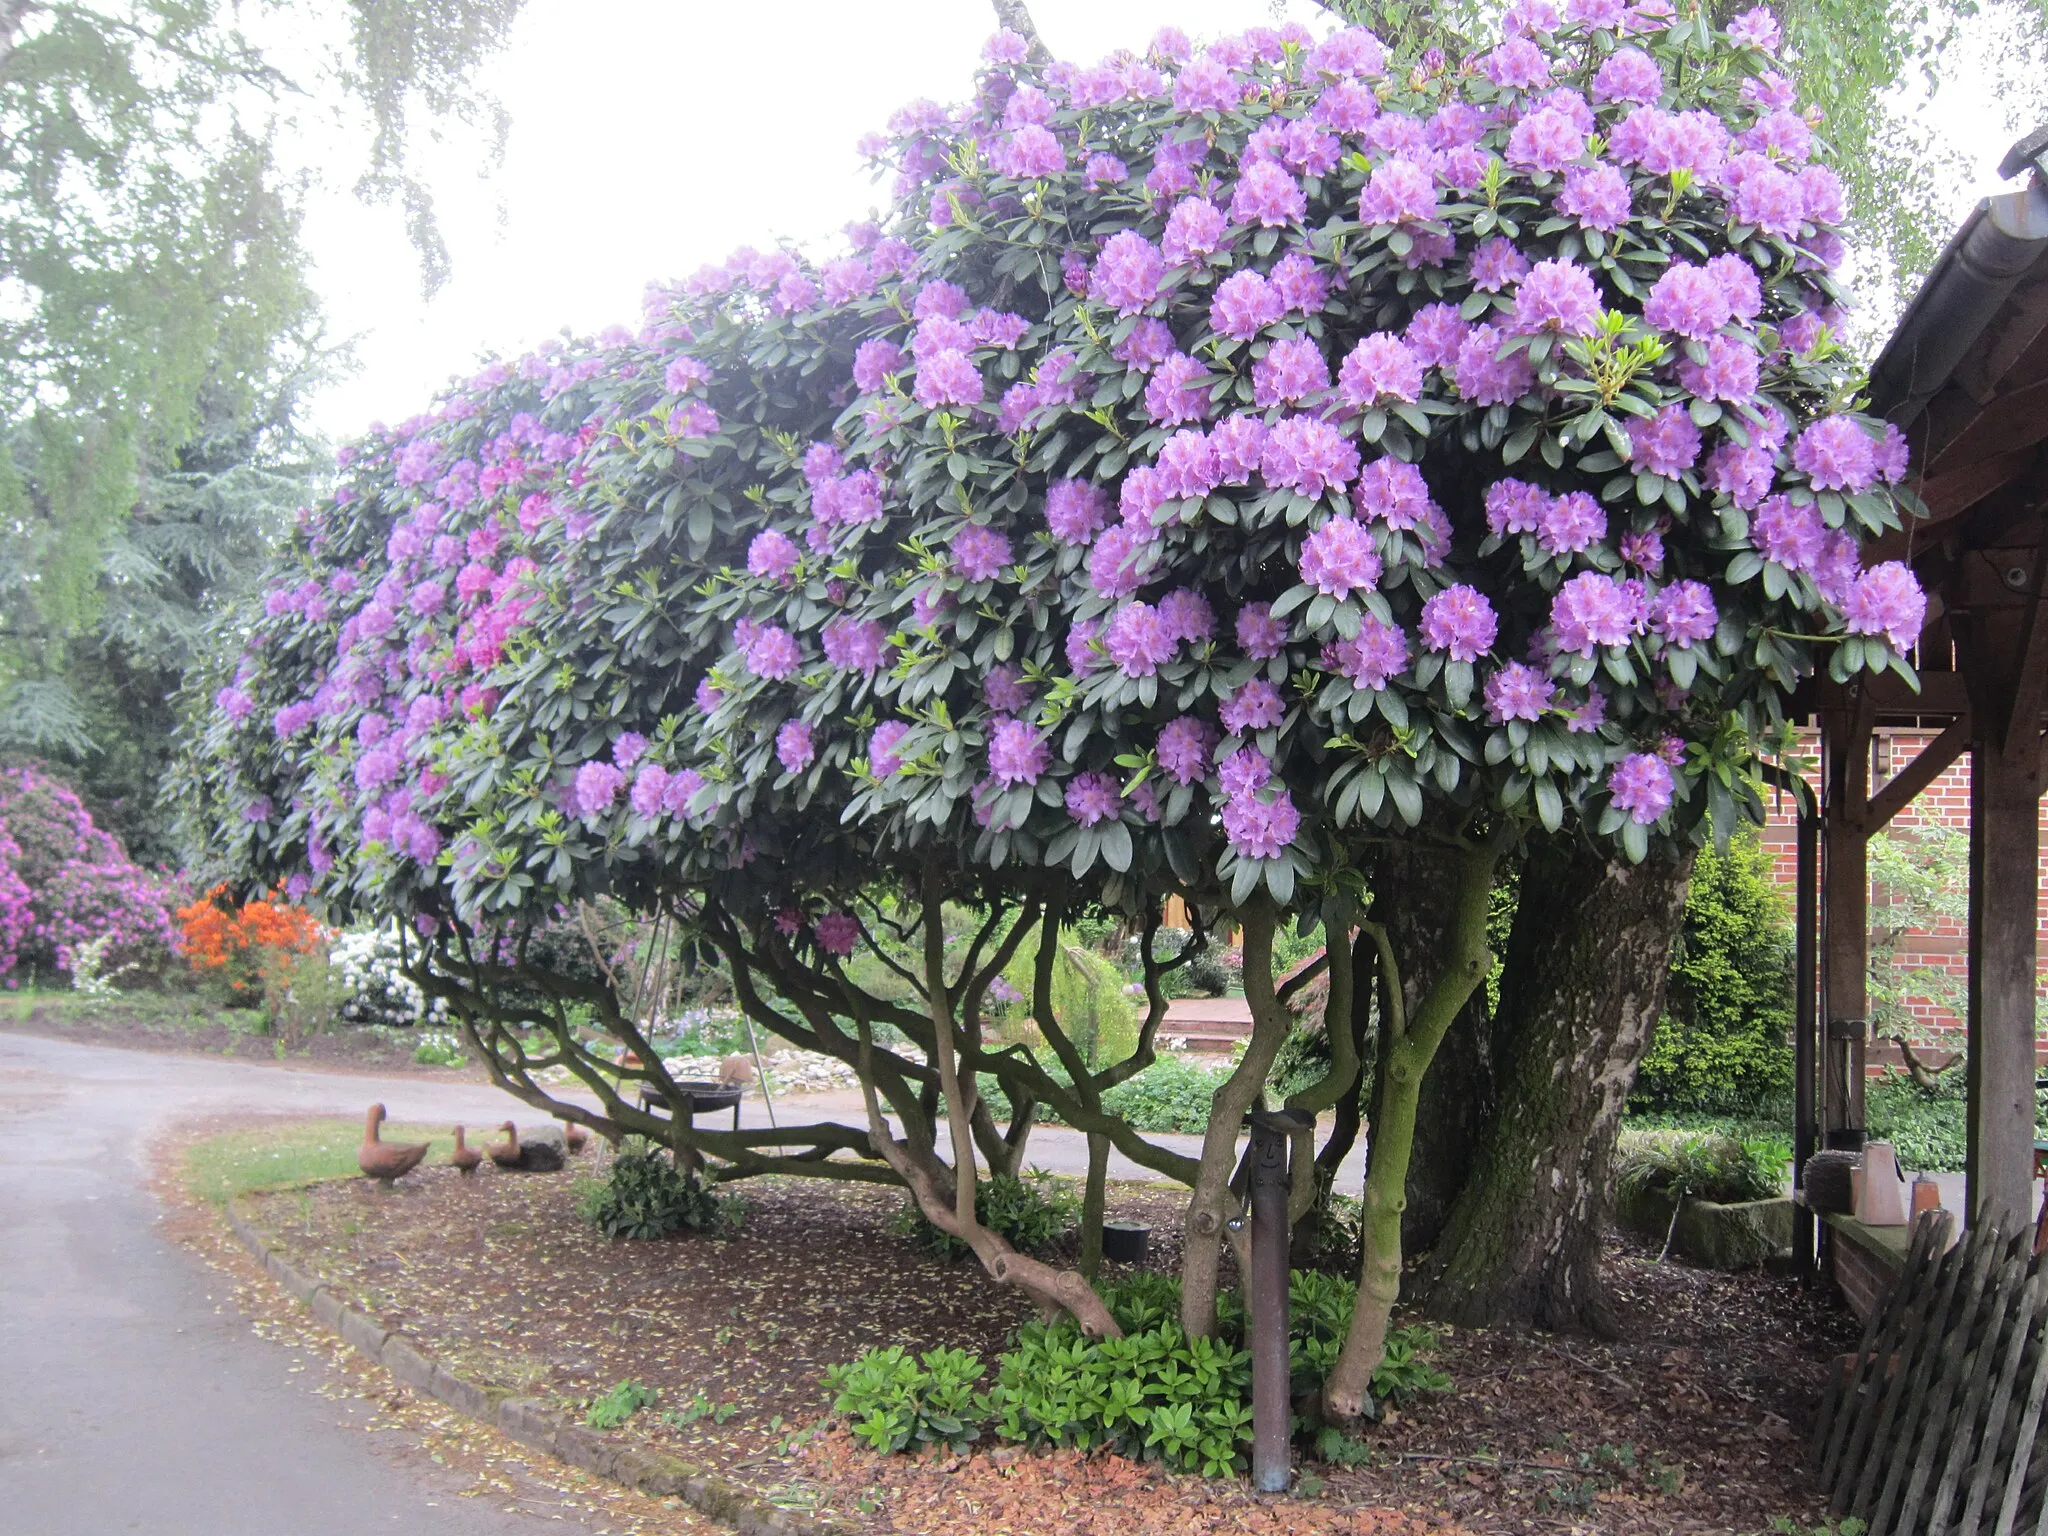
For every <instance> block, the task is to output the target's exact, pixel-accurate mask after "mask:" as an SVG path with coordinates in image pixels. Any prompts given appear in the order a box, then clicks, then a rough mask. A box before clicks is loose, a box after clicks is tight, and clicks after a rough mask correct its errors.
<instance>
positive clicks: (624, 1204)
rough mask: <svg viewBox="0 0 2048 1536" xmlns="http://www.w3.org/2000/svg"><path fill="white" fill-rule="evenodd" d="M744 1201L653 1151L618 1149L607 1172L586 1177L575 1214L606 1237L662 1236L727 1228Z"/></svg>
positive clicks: (734, 1223)
mask: <svg viewBox="0 0 2048 1536" xmlns="http://www.w3.org/2000/svg"><path fill="white" fill-rule="evenodd" d="M742 1211H743V1206H742V1205H741V1203H740V1202H739V1201H738V1200H737V1199H735V1198H733V1197H731V1196H720V1195H718V1194H716V1193H714V1192H713V1191H712V1188H711V1186H710V1185H709V1184H707V1183H705V1182H704V1181H703V1180H701V1179H699V1178H698V1177H697V1176H696V1175H695V1174H694V1173H680V1172H678V1171H677V1169H676V1166H675V1164H674V1163H672V1162H670V1161H669V1160H668V1158H666V1157H664V1156H663V1155H662V1154H661V1153H659V1152H655V1151H651V1150H648V1151H626V1152H621V1153H620V1154H619V1155H618V1157H616V1158H615V1159H613V1161H612V1170H611V1176H610V1177H609V1178H605V1179H592V1180H589V1181H588V1182H586V1183H585V1184H584V1185H583V1186H582V1188H581V1189H580V1190H579V1191H578V1193H577V1198H576V1214H577V1215H579V1216H581V1217H582V1218H583V1219H584V1220H585V1221H586V1222H588V1223H589V1224H590V1225H591V1226H593V1227H595V1228H597V1230H598V1231H600V1232H602V1233H603V1234H604V1235H605V1236H606V1237H612V1238H619V1237H634V1238H653V1237H666V1236H667V1235H668V1234H669V1233H671V1232H680V1231H682V1230H683V1229H685V1228H688V1229H689V1230H690V1231H692V1232H715V1233H726V1232H731V1231H734V1230H736V1229H737V1228H738V1226H739V1224H740V1220H741V1215H742Z"/></svg>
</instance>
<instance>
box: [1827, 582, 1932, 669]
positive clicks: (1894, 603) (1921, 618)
mask: <svg viewBox="0 0 2048 1536" xmlns="http://www.w3.org/2000/svg"><path fill="white" fill-rule="evenodd" d="M1841 609H1842V622H1843V624H1844V626H1846V627H1847V629H1848V631H1849V633H1850V634H1852V635H1882V636H1883V637H1884V638H1885V639H1886V640H1887V641H1889V642H1890V643H1891V647H1892V649H1893V650H1895V651H1906V650H1910V649H1911V648H1912V647H1913V646H1915V645H1917V644H1919V642H1920V631H1921V629H1922V628H1923V627H1924V626H1925V624H1926V622H1927V594H1926V593H1925V592H1923V591H1922V590H1921V589H1920V583H1919V581H1918V580H1917V579H1916V578H1915V577H1914V575H1913V569H1912V567H1911V566H1909V565H1906V564H1905V563H1903V562H1902V561H1898V560H1887V561H1885V562H1884V563H1883V564H1882V565H1873V566H1872V567H1871V568H1870V569H1869V570H1867V571H1865V572H1864V573H1863V574H1862V575H1860V576H1858V577H1857V578H1856V579H1855V581H1854V582H1853V583H1852V584H1851V585H1850V587H1849V590H1848V591H1847V593H1846V594H1844V596H1843V597H1842V599H1841Z"/></svg>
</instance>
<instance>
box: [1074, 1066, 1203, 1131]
mask: <svg viewBox="0 0 2048 1536" xmlns="http://www.w3.org/2000/svg"><path fill="white" fill-rule="evenodd" d="M1229 1075H1230V1068H1229V1067H1227V1066H1223V1067H1205V1066H1202V1065H1201V1064H1200V1063H1198V1062H1193V1061H1189V1060H1187V1059H1186V1058H1185V1057H1181V1056H1171V1055H1168V1056H1161V1057H1160V1058H1159V1059H1158V1060H1157V1061H1155V1062H1153V1063H1152V1065H1151V1066H1149V1067H1147V1068H1146V1069H1145V1070H1144V1071H1142V1072H1140V1073H1139V1074H1138V1075H1137V1076H1136V1077H1133V1078H1131V1079H1130V1080H1128V1081H1127V1082H1122V1083H1118V1084H1117V1085H1116V1086H1115V1087H1114V1088H1112V1089H1110V1090H1109V1091H1108V1092H1107V1093H1105V1094H1104V1095H1103V1096H1102V1107H1103V1108H1104V1109H1106V1110H1108V1111H1109V1112H1110V1113H1111V1114H1113V1115H1121V1116H1123V1118H1124V1119H1126V1120H1128V1121H1129V1122H1130V1123H1131V1125H1132V1127H1133V1128H1134V1129H1137V1130H1140V1131H1188V1132H1196V1133H1199V1132H1202V1131H1205V1130H1207V1129H1208V1128H1209V1111H1210V1109H1211V1107H1212V1103H1211V1101H1212V1100H1213V1099H1214V1098H1215V1095H1216V1089H1217V1087H1218V1086H1219V1085H1220V1084H1221V1083H1222V1082H1223V1079H1224V1078H1226V1077H1228V1076H1229Z"/></svg>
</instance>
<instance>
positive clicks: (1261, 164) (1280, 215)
mask: <svg viewBox="0 0 2048 1536" xmlns="http://www.w3.org/2000/svg"><path fill="white" fill-rule="evenodd" d="M1307 212H1308V199H1307V198H1306V197H1305V196H1304V195H1303V194H1302V190H1301V183H1300V182H1298V181H1296V180H1295V179H1294V178H1293V177H1292V176H1290V175H1288V174H1287V170H1286V168H1285V167H1284V166H1282V165H1280V164H1279V163H1278V162H1276V161H1272V160H1255V161H1253V162H1252V163H1251V164H1249V165H1247V166H1246V167H1245V168H1244V173H1243V174H1242V175H1241V176H1240V177H1239V178H1238V182H1237V190H1236V192H1235V193H1233V194H1232V196H1231V199H1230V219H1231V222H1232V223H1234V224H1257V225H1260V226H1262V227H1264V228H1267V229H1273V228H1285V227H1286V226H1287V225H1289V224H1296V223H1299V222H1300V221H1301V218H1302V215H1303V214H1305V213H1307Z"/></svg>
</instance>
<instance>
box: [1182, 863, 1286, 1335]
mask: <svg viewBox="0 0 2048 1536" xmlns="http://www.w3.org/2000/svg"><path fill="white" fill-rule="evenodd" d="M1239 915H1240V917H1241V918H1242V921H1243V927H1244V997H1245V1002H1246V1003H1247V1004H1248V1005H1249V1006H1250V1008H1251V1014H1252V1036H1251V1039H1250V1040H1249V1041H1248V1042H1247V1043H1246V1045H1245V1052H1244V1056H1243V1057H1242V1058H1241V1059H1240V1060H1239V1062H1238V1064H1237V1069H1236V1070H1235V1071H1234V1072H1232V1073H1231V1074H1230V1076H1229V1077H1227V1078H1225V1079H1224V1080H1223V1082H1222V1083H1220V1084H1219V1085H1218V1086H1217V1089H1216V1092H1215V1093H1214V1094H1213V1095H1212V1096H1211V1099H1210V1106H1211V1107H1210V1113H1209V1127H1208V1130H1207V1131H1206V1132H1204V1133H1203V1137H1202V1161H1201V1166H1200V1169H1199V1171H1198V1172H1197V1173H1196V1175H1195V1180H1194V1188H1193V1189H1192V1191H1191V1192H1190V1193H1189V1195H1188V1209H1187V1216H1186V1219H1185V1227H1184V1230H1185V1232H1186V1234H1187V1246H1186V1247H1185V1248H1184V1249H1183V1251H1182V1253H1181V1270H1180V1275H1181V1284H1180V1325H1181V1328H1182V1330H1183V1331H1184V1332H1186V1334H1187V1336H1188V1337H1189V1338H1191V1339H1197V1338H1206V1337H1208V1336H1210V1335H1212V1334H1214V1333H1215V1332H1216V1289H1217V1285H1218V1283H1219V1280H1220V1277H1221V1274H1222V1266H1223V1239H1224V1235H1225V1233H1224V1227H1225V1223H1226V1222H1228V1220H1229V1219H1230V1215H1231V1193H1230V1181H1231V1174H1232V1171H1233V1170H1234V1169H1235V1168H1236V1166H1237V1138H1238V1133H1239V1132H1240V1130H1241V1129H1242V1128H1243V1125H1244V1116H1245V1111H1246V1110H1248V1109H1250V1108H1251V1107H1252V1105H1253V1104H1254V1103H1256V1102H1257V1100H1258V1097H1259V1093H1260V1090H1261V1089H1263V1088H1264V1087H1265V1086H1266V1079H1267V1077H1268V1076H1269V1075H1270V1074H1271V1073H1272V1070H1273V1058H1274V1057H1275V1056H1277V1055H1278V1054H1279V1053H1280V1043H1281V1042H1282V1041H1283V1040H1285V1039H1286V1038H1287V1031H1288V1029H1289V1028H1290V1027H1291V1024H1292V1021H1291V1020H1290V1019H1289V1017H1288V1013H1287V1009H1286V1008H1285V1007H1284V1006H1283V1005H1282V1004H1281V1002H1280V1000H1279V999H1278V998H1277V997H1276V996H1275V995H1274V989H1273V928H1274V913H1273V903H1272V901H1271V900H1270V899H1269V898H1268V897H1266V896H1265V895H1264V894H1263V893H1261V894H1260V895H1258V896H1256V897H1254V898H1253V900H1252V902H1251V904H1250V905H1249V906H1247V907H1246V908H1245V909H1244V911H1243V912H1242V913H1240V914H1239Z"/></svg>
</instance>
